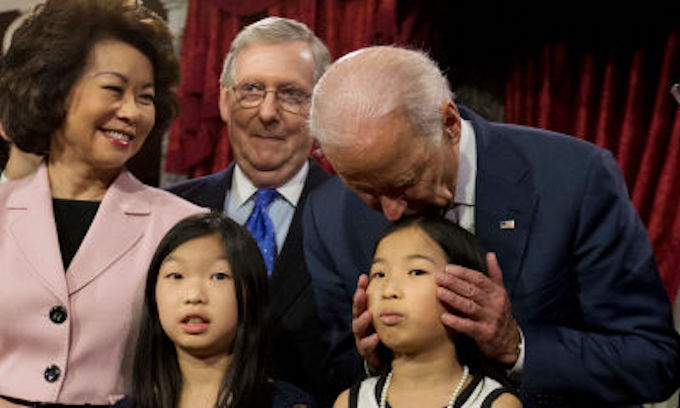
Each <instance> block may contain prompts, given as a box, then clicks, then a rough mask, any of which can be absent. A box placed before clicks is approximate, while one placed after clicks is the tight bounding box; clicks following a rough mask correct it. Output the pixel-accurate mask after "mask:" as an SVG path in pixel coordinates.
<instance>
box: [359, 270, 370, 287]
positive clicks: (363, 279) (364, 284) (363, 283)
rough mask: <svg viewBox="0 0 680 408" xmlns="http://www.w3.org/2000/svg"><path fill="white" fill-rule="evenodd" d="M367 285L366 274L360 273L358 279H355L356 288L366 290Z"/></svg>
mask: <svg viewBox="0 0 680 408" xmlns="http://www.w3.org/2000/svg"><path fill="white" fill-rule="evenodd" d="M367 287H368V275H366V274H365V273H362V274H361V275H359V280H358V281H357V288H361V289H363V290H366V288H367Z"/></svg>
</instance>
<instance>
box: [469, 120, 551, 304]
mask: <svg viewBox="0 0 680 408" xmlns="http://www.w3.org/2000/svg"><path fill="white" fill-rule="evenodd" d="M461 113H462V114H463V116H464V117H465V118H466V119H469V120H471V122H472V125H473V127H474V129H475V140H476V145H477V180H476V187H475V191H476V193H475V196H476V197H475V232H476V235H477V236H478V238H479V239H480V240H481V242H482V244H483V245H484V247H485V248H486V249H487V250H489V251H493V252H495V253H496V255H497V257H498V261H499V263H500V266H501V269H502V270H503V281H504V284H505V288H506V290H507V291H508V293H509V295H510V297H511V298H512V296H513V295H514V292H515V285H516V283H517V282H518V281H519V279H518V278H519V275H520V273H521V271H522V259H523V255H524V251H525V249H526V244H527V241H528V239H529V235H530V232H531V223H532V220H533V216H534V210H535V207H536V204H537V203H538V197H537V195H536V193H535V191H534V187H533V183H532V179H531V169H530V168H529V166H528V165H527V164H526V163H525V161H524V159H523V158H522V157H521V155H520V154H519V153H518V152H517V151H516V150H515V149H514V148H513V146H512V145H511V144H510V143H508V142H507V140H506V139H505V136H503V135H501V134H498V133H497V132H494V129H493V128H492V125H490V124H489V123H488V122H486V121H484V120H483V119H481V118H480V117H479V116H477V115H475V114H474V113H472V112H470V111H469V110H466V109H465V108H461Z"/></svg>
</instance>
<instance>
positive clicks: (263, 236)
mask: <svg viewBox="0 0 680 408" xmlns="http://www.w3.org/2000/svg"><path fill="white" fill-rule="evenodd" d="M278 195H279V193H277V192H276V190H274V189H269V188H260V189H258V190H257V196H256V197H255V206H254V207H253V212H252V213H250V216H249V217H248V221H246V227H247V228H248V231H250V233H251V234H252V235H253V238H255V242H257V246H259V247H260V252H262V258H263V259H264V264H265V266H266V267H267V273H268V274H269V275H271V274H272V269H274V259H275V258H276V232H275V231H274V223H273V222H272V219H271V218H269V214H267V210H268V209H269V206H270V205H271V204H272V203H273V202H274V200H275V199H276V197H277V196H278Z"/></svg>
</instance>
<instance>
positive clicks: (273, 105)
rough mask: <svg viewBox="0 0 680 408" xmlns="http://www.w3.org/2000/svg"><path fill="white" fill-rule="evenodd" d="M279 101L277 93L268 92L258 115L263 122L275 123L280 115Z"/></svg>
mask: <svg viewBox="0 0 680 408" xmlns="http://www.w3.org/2000/svg"><path fill="white" fill-rule="evenodd" d="M278 104H279V101H277V100H276V92H267V93H265V95H264V99H263V100H262V103H261V104H260V106H259V108H258V109H259V111H258V114H259V115H260V119H261V120H262V121H263V122H265V123H266V122H271V121H273V120H274V119H275V118H276V117H277V115H278V114H279V105H278Z"/></svg>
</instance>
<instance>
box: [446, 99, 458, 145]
mask: <svg viewBox="0 0 680 408" xmlns="http://www.w3.org/2000/svg"><path fill="white" fill-rule="evenodd" d="M442 122H443V128H444V137H446V138H447V139H450V141H451V142H454V144H458V142H460V113H458V108H456V105H455V104H454V103H453V102H451V101H446V102H444V103H443V104H442Z"/></svg>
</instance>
